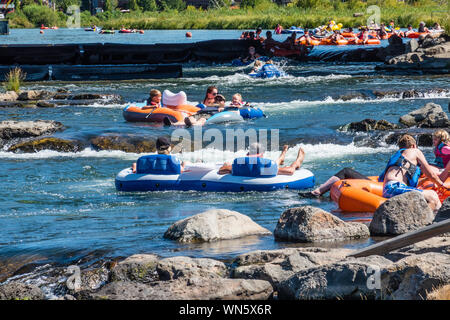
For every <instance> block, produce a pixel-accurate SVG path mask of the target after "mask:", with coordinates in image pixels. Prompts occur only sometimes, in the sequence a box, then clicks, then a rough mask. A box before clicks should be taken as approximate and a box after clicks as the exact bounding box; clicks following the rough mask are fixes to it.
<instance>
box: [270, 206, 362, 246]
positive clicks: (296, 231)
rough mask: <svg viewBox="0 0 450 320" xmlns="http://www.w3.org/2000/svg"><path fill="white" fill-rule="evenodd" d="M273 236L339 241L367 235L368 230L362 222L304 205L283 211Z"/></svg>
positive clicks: (277, 237) (300, 239) (301, 239)
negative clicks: (340, 217)
mask: <svg viewBox="0 0 450 320" xmlns="http://www.w3.org/2000/svg"><path fill="white" fill-rule="evenodd" d="M274 236H275V238H276V239H280V240H281V239H283V240H289V241H301V242H315V241H339V240H345V239H358V238H365V237H369V230H368V228H367V226H366V225H364V224H362V223H357V222H352V223H348V222H344V221H342V220H341V219H339V218H338V217H336V216H334V215H332V214H331V213H328V212H326V211H324V210H322V209H319V208H315V207H312V206H304V207H298V208H292V209H288V210H286V211H285V212H283V213H282V215H281V217H280V219H279V220H278V223H277V226H276V228H275V231H274Z"/></svg>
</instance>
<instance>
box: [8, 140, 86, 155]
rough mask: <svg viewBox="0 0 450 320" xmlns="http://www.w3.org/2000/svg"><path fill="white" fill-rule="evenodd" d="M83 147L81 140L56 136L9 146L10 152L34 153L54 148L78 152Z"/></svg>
mask: <svg viewBox="0 0 450 320" xmlns="http://www.w3.org/2000/svg"><path fill="white" fill-rule="evenodd" d="M82 149H83V144H82V143H81V142H80V141H75V140H66V139H59V138H54V137H49V138H40V139H35V140H31V141H26V142H20V143H17V144H13V145H12V146H11V147H9V148H8V151H9V152H25V153H33V152H39V151H42V150H54V151H59V152H78V151H81V150H82Z"/></svg>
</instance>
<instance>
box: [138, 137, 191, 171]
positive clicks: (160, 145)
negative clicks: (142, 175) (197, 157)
mask: <svg viewBox="0 0 450 320" xmlns="http://www.w3.org/2000/svg"><path fill="white" fill-rule="evenodd" d="M171 151H172V145H171V144H170V140H169V139H168V138H166V137H158V139H156V152H157V153H158V154H167V155H169V154H170V152H171ZM185 165H186V163H185V162H184V161H182V162H181V172H183V170H184V166H185ZM131 171H132V172H133V173H136V162H135V163H133V165H132V166H131Z"/></svg>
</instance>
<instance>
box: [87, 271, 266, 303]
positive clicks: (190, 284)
mask: <svg viewBox="0 0 450 320" xmlns="http://www.w3.org/2000/svg"><path fill="white" fill-rule="evenodd" d="M272 293H273V289H272V286H271V285H270V283H269V282H267V281H262V280H246V279H223V278H201V277H194V278H190V279H177V280H172V281H157V282H153V283H150V284H143V283H139V282H129V281H118V282H112V283H109V284H107V285H106V286H104V287H102V288H101V289H100V290H99V291H98V292H96V293H87V294H86V295H82V296H81V297H82V298H84V299H95V300H267V299H269V298H270V297H271V296H272Z"/></svg>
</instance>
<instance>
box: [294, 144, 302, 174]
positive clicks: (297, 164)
mask: <svg viewBox="0 0 450 320" xmlns="http://www.w3.org/2000/svg"><path fill="white" fill-rule="evenodd" d="M304 159H305V151H304V150H303V149H302V148H301V147H300V149H298V154H297V159H296V160H295V162H294V163H293V165H294V168H295V170H297V169H298V168H300V167H301V165H302V163H303V160H304Z"/></svg>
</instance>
